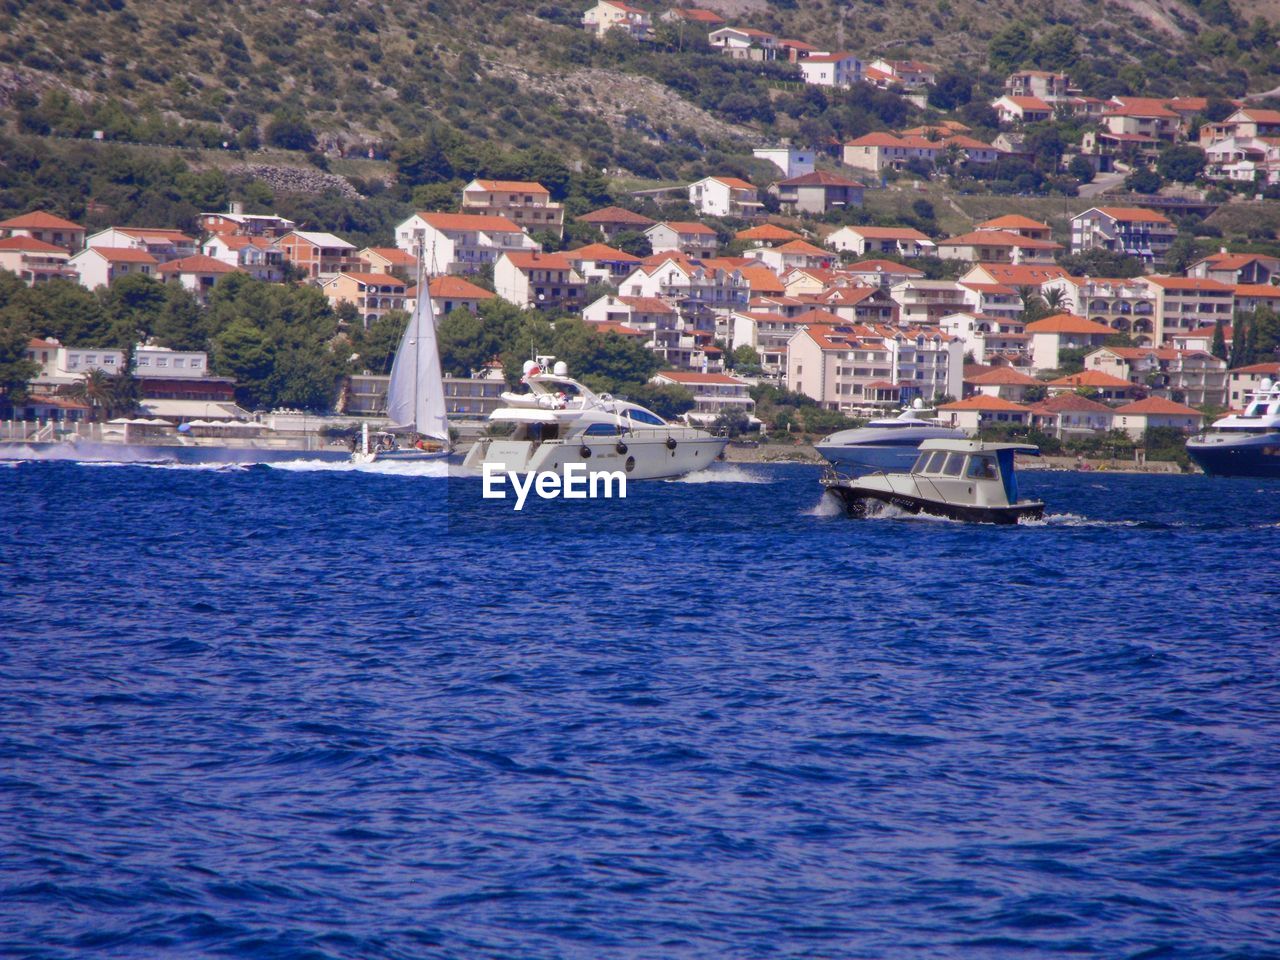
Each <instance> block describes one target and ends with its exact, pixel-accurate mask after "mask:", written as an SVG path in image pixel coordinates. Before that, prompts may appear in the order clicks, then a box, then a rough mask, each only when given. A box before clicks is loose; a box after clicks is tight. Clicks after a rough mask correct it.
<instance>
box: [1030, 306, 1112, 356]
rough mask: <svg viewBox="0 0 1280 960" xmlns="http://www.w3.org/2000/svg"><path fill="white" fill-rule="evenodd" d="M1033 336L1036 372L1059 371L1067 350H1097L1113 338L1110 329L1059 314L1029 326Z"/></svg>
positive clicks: (1069, 315)
mask: <svg viewBox="0 0 1280 960" xmlns="http://www.w3.org/2000/svg"><path fill="white" fill-rule="evenodd" d="M1026 332H1027V333H1029V334H1030V335H1031V366H1032V367H1033V368H1034V369H1036V370H1056V369H1058V368H1059V367H1060V366H1062V356H1061V355H1062V351H1063V350H1084V349H1094V348H1096V347H1100V346H1102V344H1103V342H1104V341H1105V340H1106V339H1107V338H1108V337H1110V336H1112V335H1113V333H1114V331H1113V330H1112V329H1111V328H1110V327H1105V326H1103V325H1102V324H1100V323H1094V322H1093V321H1092V320H1088V319H1086V318H1085V317H1081V316H1077V315H1075V314H1071V313H1058V314H1054V315H1053V316H1051V317H1045V318H1044V319H1042V320H1037V321H1035V322H1034V323H1028V324H1027V326H1026Z"/></svg>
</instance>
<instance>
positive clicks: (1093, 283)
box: [1046, 277, 1160, 346]
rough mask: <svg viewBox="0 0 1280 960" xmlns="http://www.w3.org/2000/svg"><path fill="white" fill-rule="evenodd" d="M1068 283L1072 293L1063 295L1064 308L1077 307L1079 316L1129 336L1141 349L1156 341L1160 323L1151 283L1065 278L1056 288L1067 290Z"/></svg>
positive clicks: (1102, 278) (1096, 278)
mask: <svg viewBox="0 0 1280 960" xmlns="http://www.w3.org/2000/svg"><path fill="white" fill-rule="evenodd" d="M1068 283H1070V288H1071V289H1072V290H1074V291H1075V293H1074V294H1067V295H1066V301H1067V302H1066V303H1065V304H1064V305H1065V306H1067V307H1068V309H1071V308H1072V307H1073V306H1074V305H1076V304H1078V305H1079V306H1078V310H1077V312H1078V313H1080V314H1082V315H1083V316H1087V317H1088V318H1089V319H1090V320H1092V321H1093V322H1094V323H1100V324H1103V325H1104V326H1108V327H1110V328H1111V329H1112V330H1114V331H1115V332H1116V333H1117V334H1121V335H1123V336H1126V337H1130V338H1131V339H1132V340H1133V341H1134V342H1135V343H1137V344H1138V345H1140V346H1153V345H1155V344H1156V343H1157V342H1158V340H1159V336H1160V330H1159V329H1158V328H1159V322H1160V321H1159V317H1158V316H1157V306H1156V294H1155V292H1154V291H1153V290H1152V288H1151V286H1150V284H1147V283H1144V282H1143V281H1142V280H1141V279H1136V278H1133V279H1129V278H1122V277H1121V278H1107V277H1081V278H1071V279H1070V280H1066V279H1064V280H1062V281H1059V282H1058V284H1057V285H1059V286H1061V287H1062V288H1063V289H1064V290H1066V289H1067V287H1066V286H1065V285H1066V284H1068ZM1046 286H1048V285H1046Z"/></svg>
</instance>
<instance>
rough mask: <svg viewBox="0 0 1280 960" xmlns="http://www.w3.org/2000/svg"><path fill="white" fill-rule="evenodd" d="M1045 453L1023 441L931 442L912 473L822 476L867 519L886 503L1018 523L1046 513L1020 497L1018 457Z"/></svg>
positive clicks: (849, 509)
mask: <svg viewBox="0 0 1280 960" xmlns="http://www.w3.org/2000/svg"><path fill="white" fill-rule="evenodd" d="M1019 453H1021V454H1028V455H1030V456H1039V455H1040V448H1039V447H1036V446H1032V445H1031V444H1023V443H986V442H984V441H982V440H949V439H945V440H944V439H939V440H925V441H924V442H922V443H921V444H920V454H919V456H918V457H916V462H915V464H914V465H913V466H912V467H911V471H910V472H909V473H873V474H868V475H867V476H863V477H857V478H849V477H842V476H840V475H839V474H837V473H835V472H831V473H828V474H827V475H826V476H824V477H823V478H822V485H823V486H824V487H825V488H826V492H827V493H828V494H830V495H831V496H833V497H835V498H836V499H837V500H838V501H839V502H840V504H841V506H843V507H844V510H845V513H846V514H847V515H848V516H850V517H858V518H861V517H866V516H868V515H869V514H870V513H871V512H874V511H875V510H876V509H877V508H878V507H879V506H880V505H888V506H891V507H896V508H898V509H899V510H905V511H906V512H907V513H928V514H932V515H934V516H939V517H950V518H951V519H953V520H967V521H970V522H974V523H1017V522H1018V521H1019V520H1021V519H1022V518H1023V517H1026V518H1028V519H1032V520H1035V519H1039V518H1040V517H1042V516H1044V503H1043V502H1041V501H1039V500H1019V499H1018V481H1017V475H1016V473H1015V472H1014V455H1015V454H1019Z"/></svg>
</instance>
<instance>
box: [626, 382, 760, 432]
mask: <svg viewBox="0 0 1280 960" xmlns="http://www.w3.org/2000/svg"><path fill="white" fill-rule="evenodd" d="M649 382H650V383H657V384H664V385H673V386H677V387H684V388H685V389H686V390H688V391H689V392H690V393H692V394H693V402H694V407H693V409H692V410H690V411H689V412H688V413H687V414H685V417H686V418H687V419H688V420H690V421H693V422H696V423H702V424H710V423H712V422H713V421H714V420H715V419H716V418H717V417H719V416H720V415H721V414H723V413H744V414H746V415H747V416H748V417H749V418H751V419H753V420H754V418H755V410H756V402H755V401H754V400H752V399H751V393H750V390H751V384H749V383H747V381H745V380H740V379H738V378H737V377H731V376H729V374H727V373H701V372H698V371H693V370H663V371H661V372H660V373H656V374H654V375H653V378H652V379H651V380H650V381H649Z"/></svg>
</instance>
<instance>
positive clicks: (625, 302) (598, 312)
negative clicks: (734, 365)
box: [582, 296, 718, 370]
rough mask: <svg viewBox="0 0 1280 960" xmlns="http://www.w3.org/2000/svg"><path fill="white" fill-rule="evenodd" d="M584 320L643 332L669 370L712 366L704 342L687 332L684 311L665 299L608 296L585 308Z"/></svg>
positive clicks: (649, 345)
mask: <svg viewBox="0 0 1280 960" xmlns="http://www.w3.org/2000/svg"><path fill="white" fill-rule="evenodd" d="M582 319H583V320H585V321H586V322H587V323H591V324H597V325H600V324H605V325H618V324H621V325H623V326H626V327H629V328H630V329H632V330H640V331H643V332H644V333H645V334H646V340H645V346H646V347H648V348H649V349H650V350H652V351H653V352H654V353H656V354H657V355H658V356H660V357H661V358H662V361H663V363H665V364H666V365H667V366H669V367H678V368H681V369H686V370H688V369H701V368H702V367H703V365H704V363H705V364H708V365H709V363H710V361H709V359H708V357H707V354H706V352H705V350H704V346H705V345H704V343H703V342H702V341H701V340H700V339H699V337H698V336H697V334H696V333H695V332H694V331H692V330H688V329H686V327H685V324H684V321H683V319H682V318H681V316H680V312H679V311H678V310H676V308H675V307H673V306H672V305H671V304H669V303H668V302H667V301H666V300H663V299H662V298H661V297H617V296H604V297H601V298H599V299H598V300H596V301H595V302H593V303H590V304H588V305H587V306H586V307H585V308H584V309H583V311H582ZM717 362H718V360H717Z"/></svg>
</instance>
